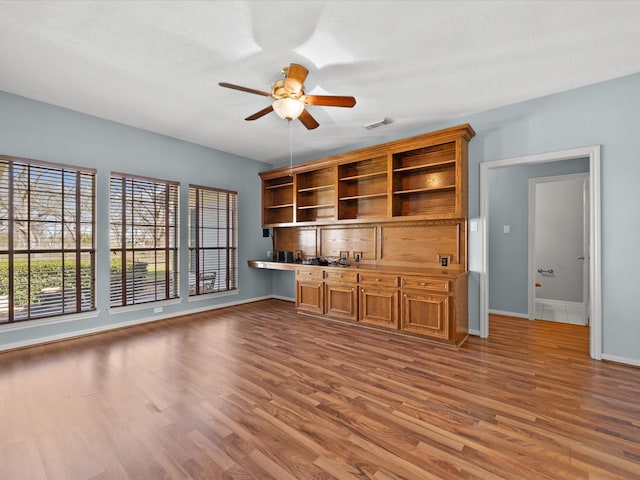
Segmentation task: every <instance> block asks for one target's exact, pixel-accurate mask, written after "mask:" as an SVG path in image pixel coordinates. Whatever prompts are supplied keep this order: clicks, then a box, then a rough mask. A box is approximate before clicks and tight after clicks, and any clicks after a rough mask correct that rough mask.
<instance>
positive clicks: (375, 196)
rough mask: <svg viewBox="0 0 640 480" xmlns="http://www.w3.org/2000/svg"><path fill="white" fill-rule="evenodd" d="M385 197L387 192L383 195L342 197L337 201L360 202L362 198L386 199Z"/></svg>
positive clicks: (371, 194)
mask: <svg viewBox="0 0 640 480" xmlns="http://www.w3.org/2000/svg"><path fill="white" fill-rule="evenodd" d="M386 196H387V192H385V193H370V194H369V195H354V196H352V197H342V198H340V199H339V200H340V201H341V202H342V201H346V200H360V199H363V198H382V197H386Z"/></svg>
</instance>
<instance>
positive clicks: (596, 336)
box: [479, 145, 602, 360]
mask: <svg viewBox="0 0 640 480" xmlns="http://www.w3.org/2000/svg"><path fill="white" fill-rule="evenodd" d="M583 157H588V158H589V192H590V195H589V245H590V252H591V254H590V256H589V258H588V268H589V271H588V276H589V295H588V305H589V307H588V308H589V314H590V329H589V351H590V355H591V358H594V359H596V360H601V359H602V317H601V296H602V292H601V279H600V266H601V245H600V238H601V235H600V231H601V218H600V146H599V145H596V146H591V147H583V148H576V149H571V150H563V151H558V152H550V153H543V154H538V155H528V156H524V157H515V158H508V159H503V160H495V161H490V162H482V163H480V219H479V225H480V226H481V228H482V235H481V238H482V249H481V250H482V253H481V271H480V278H479V280H480V282H479V283H480V336H481V337H482V338H487V337H488V336H489V261H488V260H489V255H488V248H489V244H488V243H489V235H488V231H487V225H488V219H489V216H490V212H489V201H488V191H487V188H488V176H489V175H488V173H489V171H490V170H491V169H494V168H502V167H507V166H513V165H528V164H536V163H544V162H557V161H564V160H572V159H576V158H583Z"/></svg>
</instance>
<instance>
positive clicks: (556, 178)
mask: <svg viewBox="0 0 640 480" xmlns="http://www.w3.org/2000/svg"><path fill="white" fill-rule="evenodd" d="M589 176H590V175H589V172H581V173H568V174H560V175H552V176H547V177H533V178H530V179H529V232H528V237H529V238H528V246H527V250H528V256H529V259H528V261H529V283H528V290H529V295H528V306H529V311H528V315H529V320H535V316H536V264H537V261H536V252H535V246H536V242H535V234H536V185H538V184H541V183H552V182H564V181H568V180H576V179H579V180H582V225H583V226H582V255H583V257H584V259H586V258H588V257H589V228H588V227H589V217H588V215H589V214H588V211H589V207H588V205H587V203H588V202H586V201H585V200H586V199H585V193H586V192H585V190H586V189H587V188H588V185H589ZM585 184H586V185H585ZM587 198H588V197H587ZM584 259H583V261H582V303H583V305H584V310H583V312H582V315H583V317H584V318H585V320H586V319H587V318H588V315H587V312H588V311H589V269H588V268H587V266H588V262H586V261H585V260H584ZM588 324H589V323H588V322H587V323H586V325H588Z"/></svg>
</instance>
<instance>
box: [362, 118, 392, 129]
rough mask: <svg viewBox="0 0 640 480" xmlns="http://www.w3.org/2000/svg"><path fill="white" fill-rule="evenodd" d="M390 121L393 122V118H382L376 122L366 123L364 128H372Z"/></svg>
mask: <svg viewBox="0 0 640 480" xmlns="http://www.w3.org/2000/svg"><path fill="white" fill-rule="evenodd" d="M390 123H393V120H391V119H390V118H384V119H382V120H378V121H377V122H373V123H368V124H367V125H365V126H364V128H366V129H367V130H373V129H374V128H378V127H382V126H383V125H389V124H390Z"/></svg>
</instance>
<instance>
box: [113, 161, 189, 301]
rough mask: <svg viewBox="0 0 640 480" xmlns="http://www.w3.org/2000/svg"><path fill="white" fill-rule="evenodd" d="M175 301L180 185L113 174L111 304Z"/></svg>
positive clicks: (176, 292) (176, 291) (176, 295)
mask: <svg viewBox="0 0 640 480" xmlns="http://www.w3.org/2000/svg"><path fill="white" fill-rule="evenodd" d="M176 297H178V184H177V183H176V182H168V181H163V180H155V179H152V178H142V177H134V176H131V175H124V174H119V173H113V174H112V175H111V303H110V304H111V306H112V307H120V306H125V305H134V304H139V303H147V302H155V301H159V300H168V299H171V298H176Z"/></svg>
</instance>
